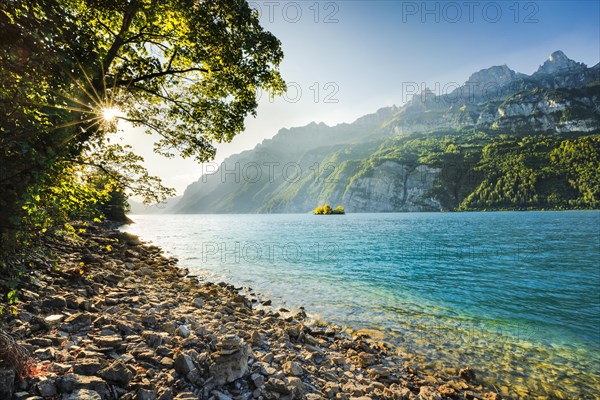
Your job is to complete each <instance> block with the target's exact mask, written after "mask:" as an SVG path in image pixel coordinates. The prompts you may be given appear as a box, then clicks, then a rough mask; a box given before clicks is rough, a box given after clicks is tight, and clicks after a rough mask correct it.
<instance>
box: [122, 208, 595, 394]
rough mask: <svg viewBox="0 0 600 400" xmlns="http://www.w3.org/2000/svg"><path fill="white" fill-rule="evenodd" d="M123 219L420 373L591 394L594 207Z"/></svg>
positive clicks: (183, 255)
mask: <svg viewBox="0 0 600 400" xmlns="http://www.w3.org/2000/svg"><path fill="white" fill-rule="evenodd" d="M132 218H133V220H134V221H135V222H136V223H135V224H134V225H131V226H128V227H126V228H125V230H127V231H129V232H132V233H134V234H138V235H140V236H141V237H142V238H144V239H146V240H150V241H152V242H154V243H155V244H157V245H159V246H161V247H163V248H164V249H165V250H167V251H168V252H169V253H170V254H173V255H174V256H176V257H178V258H179V259H180V264H181V265H182V266H185V267H188V268H189V269H190V270H191V271H192V273H194V274H196V275H200V276H203V277H205V278H207V279H211V280H218V281H220V280H224V281H227V282H231V283H233V284H235V285H239V286H248V287H252V288H253V289H255V290H256V291H257V292H259V293H261V294H263V295H264V297H265V298H271V299H273V301H274V304H276V305H277V306H285V307H288V308H296V307H298V306H299V305H303V306H304V307H305V308H306V310H307V312H309V313H312V314H313V315H315V316H317V317H318V318H321V319H323V320H326V321H331V322H334V323H337V324H339V325H343V326H350V327H353V328H357V329H359V328H364V329H375V330H377V331H379V332H381V333H382V334H383V335H385V337H386V338H388V339H389V340H391V341H394V342H396V344H398V345H399V346H400V351H401V352H402V354H403V355H405V356H406V357H407V360H414V361H415V362H418V363H419V364H421V365H424V366H425V367H426V368H432V369H435V370H437V371H447V373H448V375H452V374H454V373H456V371H455V368H462V367H464V366H467V365H468V366H472V367H473V368H474V369H475V370H476V371H477V372H478V377H479V379H481V381H482V383H485V384H487V385H490V386H494V387H496V389H497V390H498V391H500V392H502V393H504V394H507V395H509V396H511V397H515V398H600V395H599V393H600V389H599V385H600V212H597V211H589V212H588V211H573V212H506V213H505V212H498V213H403V214H348V215H344V216H314V215H308V214H277V215H165V216H151V215H135V216H132ZM411 357H414V358H411Z"/></svg>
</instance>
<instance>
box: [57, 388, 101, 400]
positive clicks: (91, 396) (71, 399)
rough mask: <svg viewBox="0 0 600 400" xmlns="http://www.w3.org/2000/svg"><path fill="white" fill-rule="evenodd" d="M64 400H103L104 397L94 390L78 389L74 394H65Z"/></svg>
mask: <svg viewBox="0 0 600 400" xmlns="http://www.w3.org/2000/svg"><path fill="white" fill-rule="evenodd" d="M62 400H102V397H101V396H100V395H99V394H98V393H97V392H95V391H93V390H88V389H77V390H75V391H73V393H70V394H69V393H65V394H63V397H62Z"/></svg>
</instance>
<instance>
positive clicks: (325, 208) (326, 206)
mask: <svg viewBox="0 0 600 400" xmlns="http://www.w3.org/2000/svg"><path fill="white" fill-rule="evenodd" d="M331 213H333V210H332V209H331V207H330V206H329V204H324V205H323V214H325V215H329V214H331Z"/></svg>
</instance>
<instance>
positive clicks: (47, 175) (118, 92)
mask: <svg viewBox="0 0 600 400" xmlns="http://www.w3.org/2000/svg"><path fill="white" fill-rule="evenodd" d="M0 29H1V30H2V35H0V168H1V170H0V185H1V187H0V207H1V210H2V212H0V233H1V235H2V248H3V250H6V249H7V247H8V246H7V243H9V242H11V241H12V240H11V239H12V238H13V237H14V233H15V232H16V231H19V230H22V224H23V218H24V217H25V215H26V214H27V210H26V209H23V205H24V204H25V203H27V202H31V201H32V199H33V200H34V201H35V199H37V198H38V197H39V198H40V199H42V200H43V199H44V197H47V196H49V194H48V188H49V187H51V186H54V187H57V188H59V192H58V193H55V195H57V196H61V195H62V194H64V193H60V188H61V187H62V186H63V184H64V183H65V182H64V181H65V180H66V181H71V182H75V181H77V179H80V177H81V174H82V173H92V174H96V173H102V174H105V175H106V176H107V177H108V178H110V179H111V181H112V183H113V185H114V186H115V187H116V188H117V189H118V191H121V192H122V191H123V190H124V189H125V188H128V189H129V190H131V191H134V192H135V193H138V194H143V195H145V196H146V197H147V198H148V199H154V200H155V199H159V198H163V197H164V196H167V195H169V194H170V193H172V192H170V191H169V190H168V189H167V188H164V187H162V186H161V185H160V181H159V180H157V179H156V178H152V177H149V176H148V175H147V173H146V172H145V171H144V170H143V168H141V166H140V164H139V163H140V161H141V160H140V158H139V157H137V156H136V155H135V154H134V153H133V152H132V149H127V148H125V147H123V146H118V145H114V144H112V145H109V144H108V142H107V135H108V134H109V133H114V132H115V130H116V123H115V119H114V118H112V117H114V116H115V114H116V115H117V116H118V118H120V119H123V120H126V121H129V122H130V123H131V124H133V125H134V126H141V127H144V128H145V129H146V131H147V132H148V133H149V134H153V135H155V137H157V138H158V140H156V142H155V151H156V152H157V153H159V154H163V155H165V156H167V157H171V156H173V155H174V154H176V153H178V154H180V155H181V156H183V157H193V158H194V159H196V160H197V161H200V162H202V161H207V160H210V159H212V158H213V157H214V155H215V147H214V144H215V143H220V142H223V141H230V140H231V139H232V138H233V137H234V136H235V135H236V134H238V133H240V132H242V131H243V129H244V119H245V117H246V116H248V115H256V107H257V93H258V91H259V90H261V89H265V90H268V91H271V92H272V93H274V94H280V93H281V92H282V91H283V90H284V89H285V85H284V82H283V80H282V79H281V76H280V74H279V72H278V65H279V63H280V62H281V60H282V58H283V53H282V51H281V46H280V42H279V41H278V40H277V39H276V38H275V37H274V36H273V35H272V34H271V33H269V32H267V31H264V30H263V28H262V27H261V26H260V24H259V20H258V15H257V14H256V13H255V12H253V11H252V10H251V9H250V7H249V6H248V4H247V3H246V1H242V0H204V1H197V0H173V1H167V2H158V1H150V0H128V1H122V0H4V1H2V2H1V3H0ZM75 166H77V167H75ZM75 172H77V173H75ZM57 180H58V181H57ZM61 180H62V182H61ZM51 181H53V182H51ZM71 186H73V185H71ZM80 186H81V185H80ZM157 188H158V190H156V189H157ZM32 193H33V194H32Z"/></svg>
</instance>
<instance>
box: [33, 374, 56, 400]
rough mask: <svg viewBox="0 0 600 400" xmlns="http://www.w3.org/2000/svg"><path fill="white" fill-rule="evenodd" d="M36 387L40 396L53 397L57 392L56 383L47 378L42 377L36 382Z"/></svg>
mask: <svg viewBox="0 0 600 400" xmlns="http://www.w3.org/2000/svg"><path fill="white" fill-rule="evenodd" d="M37 389H38V392H40V396H42V397H54V396H56V394H57V389H56V384H55V383H54V381H53V380H51V379H48V378H42V379H41V380H40V381H39V382H38V383H37Z"/></svg>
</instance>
